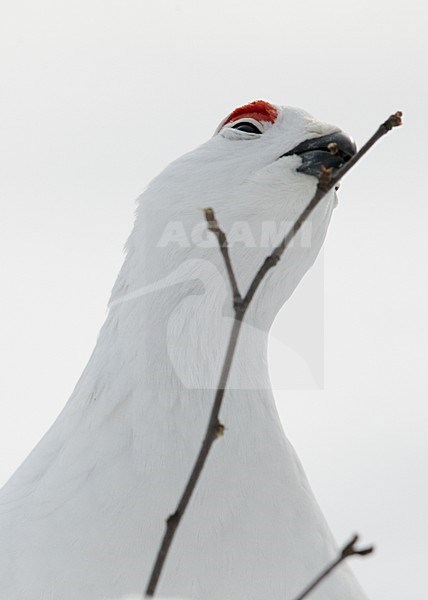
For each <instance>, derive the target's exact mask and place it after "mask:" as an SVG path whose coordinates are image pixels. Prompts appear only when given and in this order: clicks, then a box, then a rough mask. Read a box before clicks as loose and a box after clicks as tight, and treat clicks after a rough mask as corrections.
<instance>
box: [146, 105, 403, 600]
mask: <svg viewBox="0 0 428 600" xmlns="http://www.w3.org/2000/svg"><path fill="white" fill-rule="evenodd" d="M401 116H402V113H401V112H396V113H395V114H393V115H391V116H390V117H389V119H387V120H386V121H385V123H382V125H381V126H380V127H379V128H378V130H377V131H376V133H375V134H374V135H373V136H372V137H371V138H370V139H369V140H368V142H366V143H365V144H364V146H363V147H362V148H361V150H360V151H359V152H357V153H356V154H355V155H354V156H353V157H352V158H351V159H350V160H349V161H348V162H347V163H346V164H345V165H344V166H343V167H341V168H340V169H339V170H338V171H337V173H336V175H334V176H332V171H331V169H323V170H322V173H321V176H320V179H319V181H318V185H317V189H316V192H315V195H314V197H313V198H312V200H311V201H310V202H309V204H308V206H307V207H306V208H305V209H304V210H303V211H302V213H301V214H300V216H299V217H298V219H297V221H296V223H295V224H294V226H293V228H292V229H291V230H290V231H289V233H287V235H286V236H285V237H284V239H283V240H282V242H281V243H280V244H279V245H278V246H277V247H276V248H275V249H274V250H273V252H272V253H271V254H270V255H269V256H268V257H267V258H266V259H265V261H264V262H263V264H262V266H261V267H260V269H259V270H258V271H257V273H256V275H255V277H254V279H253V281H252V283H251V284H250V286H249V288H248V291H247V293H246V294H245V296H244V298H242V296H241V294H240V292H239V288H238V284H237V280H236V276H235V273H234V270H233V266H232V262H231V260H230V256H229V249H228V243H227V238H226V234H225V233H224V232H223V231H222V230H221V229H220V227H219V225H218V223H217V221H216V218H215V214H214V211H213V209H212V208H207V209H205V210H204V214H205V219H206V220H207V223H208V229H209V230H210V231H211V232H212V233H214V235H215V236H216V237H217V240H218V243H219V247H220V251H221V254H222V256H223V259H224V262H225V265H226V270H227V274H228V277H229V283H230V286H231V290H232V295H233V306H234V310H235V320H234V322H233V327H232V330H231V333H230V337H229V342H228V346H227V351H226V356H225V359H224V362H223V367H222V370H221V374H220V379H219V384H218V387H217V391H216V394H215V397H214V404H213V407H212V409H211V414H210V418H209V421H208V426H207V430H206V433H205V437H204V439H203V442H202V446H201V449H200V451H199V454H198V457H197V459H196V462H195V464H194V466H193V469H192V472H191V474H190V477H189V479H188V481H187V483H186V486H185V489H184V492H183V494H182V496H181V498H180V501H179V503H178V505H177V508H176V510H175V512H174V513H173V514H172V515H170V516H169V517H168V519H167V521H166V530H165V533H164V537H163V539H162V542H161V545H160V548H159V550H158V554H157V556H156V560H155V564H154V566H153V569H152V572H151V575H150V579H149V583H148V585H147V588H146V596H148V597H152V596H154V594H155V591H156V587H157V584H158V581H159V578H160V575H161V573H162V568H163V565H164V563H165V560H166V557H167V555H168V551H169V548H170V546H171V543H172V541H173V539H174V535H175V532H176V530H177V528H178V526H179V524H180V521H181V519H182V517H183V515H184V512H185V510H186V508H187V505H188V504H189V501H190V498H191V496H192V494H193V491H194V489H195V487H196V484H197V482H198V480H199V477H200V474H201V472H202V470H203V468H204V465H205V461H206V459H207V457H208V454H209V451H210V449H211V446H212V445H213V443H214V441H215V440H216V439H217V438H218V437H220V436H221V435H223V433H224V425H222V424H221V423H220V420H219V414H220V409H221V405H222V402H223V398H224V392H225V389H226V384H227V380H228V378H229V373H230V369H231V366H232V361H233V356H234V353H235V348H236V344H237V342H238V337H239V332H240V330H241V325H242V321H243V318H244V316H245V313H246V311H247V309H248V306H249V305H250V302H251V300H252V299H253V296H254V294H255V293H256V291H257V288H258V287H259V285H260V284H261V282H262V280H263V278H264V276H265V275H266V273H267V272H268V271H269V270H270V269H271V268H272V267H274V266H275V265H276V264H277V263H278V261H279V260H280V258H281V256H282V254H283V253H284V251H285V249H286V248H287V246H288V245H289V244H290V242H291V240H292V239H293V238H294V236H295V235H296V233H297V232H298V231H299V229H300V228H301V226H302V225H303V223H304V222H305V221H306V220H307V218H308V217H309V215H310V214H311V213H312V211H313V210H314V208H315V207H316V206H317V205H318V204H319V202H320V201H321V199H322V198H323V197H324V196H325V195H326V194H327V192H329V191H330V190H331V189H332V188H333V186H335V185H336V184H337V182H338V181H339V180H340V179H341V178H342V177H343V176H344V175H345V173H347V172H348V171H349V169H351V168H352V167H353V166H354V165H355V163H356V162H357V161H358V160H359V159H360V158H361V157H362V156H363V155H364V154H365V153H366V152H367V150H368V149H369V148H371V146H373V144H374V143H375V142H376V141H377V140H378V139H380V138H381V137H382V136H383V135H385V133H387V132H388V131H390V130H391V129H392V128H393V127H397V126H398V125H401ZM332 152H334V148H332ZM341 560H343V559H341ZM333 568H335V567H333ZM330 570H331V569H330ZM328 572H330V571H328ZM323 577H325V575H323Z"/></svg>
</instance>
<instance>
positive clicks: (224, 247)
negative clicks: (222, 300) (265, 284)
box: [204, 208, 242, 304]
mask: <svg viewBox="0 0 428 600" xmlns="http://www.w3.org/2000/svg"><path fill="white" fill-rule="evenodd" d="M204 214H205V219H206V220H207V223H208V229H209V231H212V232H213V233H214V235H215V236H216V238H217V240H218V245H219V247H220V252H221V254H222V256H223V259H224V262H225V265H226V271H227V275H228V277H229V282H230V287H231V288H232V294H233V301H234V303H238V304H239V303H240V302H241V301H242V298H241V294H240V292H239V289H238V284H237V283H236V278H235V273H234V271H233V267H232V263H231V260H230V256H229V246H228V243H227V238H226V234H225V233H224V231H222V230H221V229H220V227H219V226H218V223H217V221H216V218H215V215H214V211H213V209H212V208H205V209H204Z"/></svg>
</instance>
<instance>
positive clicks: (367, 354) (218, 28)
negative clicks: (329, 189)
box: [0, 0, 428, 600]
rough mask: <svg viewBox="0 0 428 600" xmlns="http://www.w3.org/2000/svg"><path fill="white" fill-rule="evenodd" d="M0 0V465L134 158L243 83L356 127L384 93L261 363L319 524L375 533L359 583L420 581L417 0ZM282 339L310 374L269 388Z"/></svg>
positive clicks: (76, 325) (127, 203)
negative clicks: (365, 148) (366, 150)
mask: <svg viewBox="0 0 428 600" xmlns="http://www.w3.org/2000/svg"><path fill="white" fill-rule="evenodd" d="M0 13H1V14H0V28H1V31H0V46H1V48H0V56H1V58H0V60H1V82H2V86H1V87H2V92H1V96H0V129H1V145H0V147H1V150H0V152H1V157H0V171H1V178H0V193H1V219H0V228H1V232H0V252H1V262H0V264H1V279H0V285H1V300H2V309H1V311H0V320H1V342H2V347H1V367H2V369H1V371H2V372H1V380H0V452H1V462H0V483H3V482H4V481H5V480H6V479H7V478H8V477H9V476H10V474H11V473H12V472H13V471H14V470H15V468H16V467H17V466H18V465H19V464H20V462H21V461H22V460H23V459H24V458H25V456H26V455H27V454H28V452H29V451H30V450H31V449H32V447H33V446H34V445H35V443H36V442H37V441H38V440H39V438H40V437H41V436H42V434H43V433H44V432H45V430H46V429H47V428H48V426H49V425H50V424H51V423H52V421H53V420H54V418H55V416H56V415H57V414H58V412H59V411H60V410H61V408H62V407H63V405H64V404H65V402H66V400H67V398H68V396H69V395H70V393H71V391H72V389H73V387H74V384H75V383H76V381H77V379H78V377H79V375H80V373H81V371H82V369H83V367H84V366H85V364H86V361H87V359H88V357H89V355H90V353H91V351H92V348H93V346H94V343H95V339H96V336H97V333H98V330H99V328H100V326H101V324H102V322H103V320H104V318H105V314H106V313H105V310H106V308H105V307H106V303H107V300H108V296H109V293H110V289H111V287H112V285H113V282H114V279H115V277H116V274H117V272H118V269H119V267H120V265H121V262H122V258H123V254H122V248H123V244H124V242H125V240H126V237H127V236H128V234H129V232H130V229H131V227H132V222H133V212H134V208H135V204H134V202H135V199H136V197H137V196H138V195H139V193H140V192H141V191H142V190H143V189H144V187H145V186H146V185H147V183H148V182H149V181H150V179H151V178H152V177H153V176H155V175H156V174H157V173H158V172H159V171H160V170H161V169H162V168H163V167H164V166H165V165H167V164H168V163H169V162H170V161H171V160H172V159H174V158H176V157H177V156H180V155H181V154H183V153H184V152H186V151H188V150H190V149H192V148H193V147H195V146H197V145H199V144H200V143H202V142H204V141H205V140H206V139H207V138H208V137H209V136H211V135H212V133H213V131H214V129H215V128H216V126H217V125H218V123H219V122H220V121H221V120H222V118H223V117H224V116H225V115H227V114H228V113H229V112H230V111H231V110H232V109H233V108H235V107H236V106H239V105H241V104H244V103H246V102H248V101H251V100H254V99H258V98H263V99H266V100H270V101H272V102H274V103H278V104H286V105H292V106H300V107H302V108H305V109H306V110H308V111H309V112H311V113H313V114H314V115H315V116H317V117H319V118H320V119H322V120H325V121H329V122H332V123H335V124H337V125H339V126H341V127H342V128H343V129H344V130H345V131H347V132H349V133H350V134H352V135H353V136H354V138H355V139H356V141H357V143H358V144H361V143H363V142H364V141H365V140H366V139H367V138H368V136H369V135H371V133H372V132H373V131H374V130H375V128H376V127H377V125H378V124H379V123H380V122H381V121H383V120H384V119H385V118H386V117H387V116H388V115H389V114H390V113H391V112H394V111H396V110H397V109H401V110H403V111H404V120H405V125H404V127H403V128H401V129H399V130H396V131H393V132H392V133H390V134H389V135H388V136H387V138H385V139H383V140H382V141H381V142H379V144H378V145H377V146H376V147H375V148H374V149H373V150H372V151H371V152H370V154H369V155H368V156H367V157H366V158H365V159H364V160H363V162H361V163H360V164H359V165H358V166H357V167H356V168H355V169H354V170H353V171H352V172H351V173H350V174H349V176H347V178H346V180H344V182H343V184H342V187H341V189H340V204H339V207H338V208H337V209H336V211H335V213H334V215H333V220H332V224H331V226H330V230H329V233H328V236H327V241H326V244H325V251H324V255H323V258H322V259H321V260H320V261H319V263H318V264H317V265H316V268H315V270H314V272H313V273H312V274H311V275H310V277H307V278H306V279H305V280H304V282H303V283H302V286H301V289H299V290H298V291H297V292H296V294H295V296H294V297H293V298H292V299H291V300H290V303H289V306H288V304H287V305H286V307H285V308H284V309H283V311H282V313H281V314H280V316H279V317H278V320H277V322H276V324H275V326H274V328H273V332H272V335H273V344H272V346H271V352H270V364H271V370H272V379H273V382H274V385H275V387H277V388H278V390H277V391H276V398H277V401H278V406H279V410H280V413H281V418H282V420H283V423H284V427H285V429H286V431H287V433H288V435H289V437H290V438H291V440H292V442H293V443H294V445H295V446H296V448H297V450H298V453H299V455H300V457H301V459H302V462H303V464H304V466H305V469H306V471H307V474H308V477H309V480H310V482H311V484H312V487H313V489H314V491H315V494H316V496H317V498H318V500H319V502H320V504H321V506H322V508H323V510H324V512H325V514H326V516H327V519H328V521H329V523H330V525H331V527H332V529H333V531H334V533H335V535H336V538H337V539H338V541H339V542H340V543H341V542H343V541H344V540H346V539H347V538H348V537H349V535H350V534H351V533H352V532H354V531H359V532H360V533H361V534H362V535H363V540H364V541H365V542H374V543H375V544H376V546H377V553H376V555H375V556H374V557H373V558H369V559H365V560H358V559H354V562H353V568H354V570H355V572H356V573H357V575H358V577H359V579H360V581H361V583H362V585H363V586H364V587H365V589H366V591H367V593H368V594H369V596H370V597H371V598H372V599H373V600H375V599H376V600H398V599H400V600H402V598H412V600H418V599H424V598H426V572H427V568H428V567H427V565H428V552H427V537H428V519H427V516H426V512H427V511H426V506H428V482H427V476H428V452H427V450H428V442H427V437H428V406H427V397H428V394H427V381H426V366H425V364H426V362H427V357H426V332H427V316H426V314H427V311H426V305H427V299H426V292H427V287H428V286H427V277H426V262H427V235H426V225H427V220H426V219H427V212H428V211H427V201H426V186H425V183H424V179H425V176H426V171H427V164H426V148H425V145H426V135H427V133H426V129H427V113H426V104H427V99H428V89H427V84H426V73H427V64H426V57H427V54H428V48H427V43H426V37H427V30H428V23H427V9H426V8H425V5H424V3H423V2H421V1H419V2H416V1H415V0H410V1H407V2H406V3H404V4H403V3H398V2H395V1H389V2H376V1H374V0H371V1H367V0H360V1H359V2H355V3H350V2H337V1H336V2H332V1H330V0H324V1H323V2H319V1H318V0H306V1H305V2H297V1H294V2H287V1H281V2H279V1H275V0H264V2H258V3H249V2H244V1H241V0H228V1H226V0H216V1H215V2H204V1H203V0H198V1H196V0H169V1H165V0H138V1H137V0H126V1H123V0H117V1H111V0H84V1H83V0H73V1H72V2H70V1H69V2H63V1H62V0H48V1H46V0H38V1H37V2H34V1H33V0H29V1H26V2H25V1H22V0H13V1H12V0H3V1H2V3H1V8H0ZM313 290H316V294H315V296H316V298H317V299H318V301H322V292H323V293H324V313H325V318H324V319H323V314H322V304H321V308H320V306H319V305H318V304H317V306H316V307H315V305H314V303H312V308H311V291H313ZM320 298H321V300H320ZM312 309H313V311H314V313H313V314H312V315H311V318H312V321H310V327H309V329H308V328H306V329H305V330H304V331H303V325H304V317H305V315H307V313H308V311H311V310H312ZM287 311H288V312H287ZM293 311H294V312H293ZM315 311H316V312H315ZM290 315H291V316H290ZM296 315H297V316H296ZM298 315H300V319H301V320H300V321H299V320H298ZM296 319H297V320H296ZM296 323H297V325H296ZM299 323H300V326H301V327H302V336H303V337H304V339H305V343H304V344H303V345H302V347H301V348H299V347H298V339H299V335H298V327H299ZM292 324H294V329H293V330H292ZM296 327H297V330H296ZM289 330H290V331H291V330H292V331H291V333H289ZM296 331H297V338H296ZM323 331H324V351H322V346H321V349H320V346H319V340H320V336H321V341H322V334H323ZM311 333H312V338H313V340H314V344H315V345H317V344H318V346H317V348H316V349H315V350H314V355H313V356H311V355H310V346H311V345H310V340H311ZM288 335H290V337H287V336H288ZM424 337H425V339H424ZM296 339H297V342H296ZM275 340H276V341H275ZM308 348H309V350H308ZM295 355H297V356H298V358H299V360H301V361H303V364H305V365H306V367H307V368H308V370H309V372H310V373H311V374H312V376H313V378H314V381H315V384H314V385H311V384H310V380H311V378H306V379H305V380H304V381H303V383H302V382H300V383H299V384H298V385H297V387H300V388H301V389H291V390H290V389H281V388H284V387H287V386H288V387H290V385H288V384H287V383H285V384H284V379H283V374H284V372H287V369H288V370H289V371H291V370H292V369H290V363H289V362H288V361H291V360H292V358H293V356H294V357H295ZM320 360H321V367H320ZM322 360H324V367H323V365H322ZM305 361H306V362H305ZM320 369H321V371H320ZM323 369H324V377H323V376H322V370H323ZM320 372H321V375H320ZM306 382H308V383H307V385H306ZM291 387H293V386H291ZM294 387H296V386H294ZM311 387H312V388H313V387H318V388H321V389H308V388H311ZM302 388H303V389H302Z"/></svg>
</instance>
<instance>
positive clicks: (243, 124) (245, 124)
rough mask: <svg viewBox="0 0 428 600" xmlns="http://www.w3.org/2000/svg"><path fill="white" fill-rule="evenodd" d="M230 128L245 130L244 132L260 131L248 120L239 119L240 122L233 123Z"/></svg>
mask: <svg viewBox="0 0 428 600" xmlns="http://www.w3.org/2000/svg"><path fill="white" fill-rule="evenodd" d="M232 129H238V130H239V131H245V133H261V131H260V129H259V128H258V127H257V126H256V125H254V123H250V121H241V122H240V123H237V124H236V125H233V126H232Z"/></svg>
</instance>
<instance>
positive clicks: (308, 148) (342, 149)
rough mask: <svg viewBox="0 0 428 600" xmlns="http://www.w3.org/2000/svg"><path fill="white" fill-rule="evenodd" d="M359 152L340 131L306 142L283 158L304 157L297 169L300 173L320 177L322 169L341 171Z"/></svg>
mask: <svg viewBox="0 0 428 600" xmlns="http://www.w3.org/2000/svg"><path fill="white" fill-rule="evenodd" d="M356 152H357V147H356V145H355V142H354V140H353V139H352V138H351V137H349V136H347V135H346V134H345V133H342V132H341V131H338V132H336V133H331V134H329V135H324V136H322V137H317V138H311V139H309V140H305V141H304V142H302V143H301V144H299V145H298V146H296V147H295V148H293V149H292V150H289V151H288V152H286V153H285V154H283V155H282V156H280V158H282V157H283V156H292V155H293V154H297V155H298V156H301V157H302V164H301V165H300V166H299V167H298V168H297V171H298V172H299V173H306V174H307V175H314V176H315V177H319V176H320V174H321V167H325V168H326V169H329V168H332V169H333V172H334V171H336V170H337V169H340V167H341V166H343V165H344V164H345V163H346V162H348V160H349V159H350V158H351V157H352V156H353V155H354V154H355V153H356Z"/></svg>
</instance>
